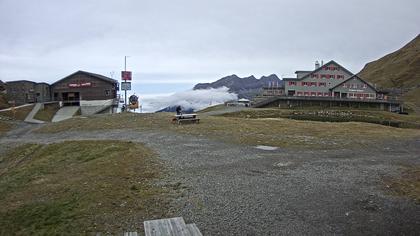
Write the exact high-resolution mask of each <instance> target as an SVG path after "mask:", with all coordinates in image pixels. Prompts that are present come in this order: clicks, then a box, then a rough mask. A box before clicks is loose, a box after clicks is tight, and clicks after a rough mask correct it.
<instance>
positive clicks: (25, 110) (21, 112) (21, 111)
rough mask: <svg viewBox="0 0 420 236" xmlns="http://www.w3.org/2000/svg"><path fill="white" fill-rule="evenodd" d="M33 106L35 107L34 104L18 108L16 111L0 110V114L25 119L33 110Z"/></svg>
mask: <svg viewBox="0 0 420 236" xmlns="http://www.w3.org/2000/svg"><path fill="white" fill-rule="evenodd" d="M32 108H34V105H31V106H26V107H21V108H17V109H16V110H15V111H16V112H15V113H13V112H12V111H2V112H0V116H6V117H10V118H13V119H15V120H25V118H26V116H28V114H29V112H31V111H32Z"/></svg>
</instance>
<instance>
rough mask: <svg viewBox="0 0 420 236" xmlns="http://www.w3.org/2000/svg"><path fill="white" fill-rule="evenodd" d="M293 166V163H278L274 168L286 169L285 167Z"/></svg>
mask: <svg viewBox="0 0 420 236" xmlns="http://www.w3.org/2000/svg"><path fill="white" fill-rule="evenodd" d="M291 164H293V163H292V162H290V161H287V162H277V163H276V164H274V166H276V167H285V166H290V165H291Z"/></svg>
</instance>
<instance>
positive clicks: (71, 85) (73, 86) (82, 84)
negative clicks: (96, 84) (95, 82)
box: [68, 82, 92, 88]
mask: <svg viewBox="0 0 420 236" xmlns="http://www.w3.org/2000/svg"><path fill="white" fill-rule="evenodd" d="M68 86H69V88H79V87H90V86H92V83H90V82H86V83H79V84H68Z"/></svg>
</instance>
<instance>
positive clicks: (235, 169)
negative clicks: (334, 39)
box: [0, 125, 420, 235]
mask: <svg viewBox="0 0 420 236" xmlns="http://www.w3.org/2000/svg"><path fill="white" fill-rule="evenodd" d="M36 127H37V126H34V125H22V126H20V127H19V128H18V129H16V130H13V131H11V132H10V133H9V134H8V135H6V136H5V137H3V138H1V139H0V145H1V146H2V147H4V146H15V145H17V144H21V143H24V142H39V143H52V142H59V141H63V140H80V139H117V140H131V141H133V142H142V143H145V144H146V145H147V146H149V147H151V148H152V149H154V150H155V151H156V152H157V153H158V154H159V156H160V158H161V159H162V160H164V161H165V162H166V163H167V165H168V167H169V169H170V173H171V174H170V176H168V178H167V179H166V180H165V181H167V183H168V184H178V185H180V186H182V187H184V189H185V190H184V192H183V195H182V197H181V198H179V199H177V200H175V201H174V202H173V211H175V212H176V215H178V216H183V217H184V219H185V220H186V221H187V222H194V223H196V224H197V225H198V227H199V228H200V230H201V231H202V232H203V233H204V235H282V234H305V235H320V234H322V235H333V234H351V235H353V234H380V235H384V234H385V235H395V234H399V235H400V234H408V235H411V234H415V233H416V232H419V231H420V205H418V204H415V202H413V201H411V200H408V199H405V198H401V197H394V196H391V195H389V194H387V192H386V191H387V190H386V187H385V186H384V184H383V183H382V178H383V177H386V176H393V175H399V172H400V167H401V166H403V165H420V140H411V141H407V142H398V141H395V142H393V143H387V144H378V146H375V147H369V148H365V147H363V148H360V149H358V148H357V147H355V149H354V150H344V149H343V150H336V151H324V150H317V151H296V150H286V149H278V150H274V151H263V150H259V149H256V148H254V147H251V146H242V145H234V144H228V143H222V142H218V141H214V140H209V139H207V138H205V137H196V136H186V135H180V134H174V133H165V132H158V131H156V132H150V131H148V132H131V131H123V130H110V131H95V132H64V133H58V134H52V135H51V134H34V133H32V132H31V130H33V129H34V128H36ZM1 150H2V149H1V148H0V155H1ZM4 150H5V149H4Z"/></svg>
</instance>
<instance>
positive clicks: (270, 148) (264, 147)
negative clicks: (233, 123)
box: [255, 145, 279, 151]
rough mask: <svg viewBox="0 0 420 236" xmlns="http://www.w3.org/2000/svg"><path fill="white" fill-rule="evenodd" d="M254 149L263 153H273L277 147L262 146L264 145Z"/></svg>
mask: <svg viewBox="0 0 420 236" xmlns="http://www.w3.org/2000/svg"><path fill="white" fill-rule="evenodd" d="M255 148H256V149H260V150H264V151H274V150H277V149H279V148H278V147H272V146H264V145H258V146H256V147H255Z"/></svg>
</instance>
